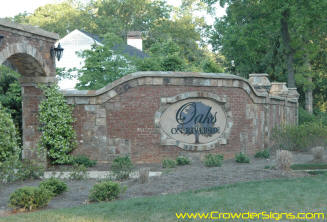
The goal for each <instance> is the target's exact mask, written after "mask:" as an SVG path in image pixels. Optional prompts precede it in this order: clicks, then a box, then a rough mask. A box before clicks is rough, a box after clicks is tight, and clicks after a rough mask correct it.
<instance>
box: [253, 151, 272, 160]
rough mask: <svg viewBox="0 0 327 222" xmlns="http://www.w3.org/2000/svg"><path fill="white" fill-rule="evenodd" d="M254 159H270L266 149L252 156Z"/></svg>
mask: <svg viewBox="0 0 327 222" xmlns="http://www.w3.org/2000/svg"><path fill="white" fill-rule="evenodd" d="M254 157H255V158H264V159H268V158H269V157H270V152H269V150H268V149H264V150H262V151H259V152H257V153H256V154H255V155H254Z"/></svg>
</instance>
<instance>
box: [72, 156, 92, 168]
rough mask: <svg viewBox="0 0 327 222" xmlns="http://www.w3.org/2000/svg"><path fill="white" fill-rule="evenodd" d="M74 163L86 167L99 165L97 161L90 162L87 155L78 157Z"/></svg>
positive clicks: (74, 159)
mask: <svg viewBox="0 0 327 222" xmlns="http://www.w3.org/2000/svg"><path fill="white" fill-rule="evenodd" d="M73 163H75V164H79V165H84V166H85V167H93V166H95V165H96V164H97V161H96V160H90V159H89V158H88V157H87V156H85V155H78V156H75V157H74V158H73Z"/></svg>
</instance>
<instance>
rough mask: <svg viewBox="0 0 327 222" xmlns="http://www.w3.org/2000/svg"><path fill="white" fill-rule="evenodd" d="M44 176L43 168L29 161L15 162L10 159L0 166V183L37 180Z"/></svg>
mask: <svg viewBox="0 0 327 222" xmlns="http://www.w3.org/2000/svg"><path fill="white" fill-rule="evenodd" d="M43 174H44V167H43V166H41V165H38V164H37V163H36V162H34V161H31V160H23V161H19V160H17V157H14V156H12V157H10V158H9V159H8V160H6V161H4V162H3V163H2V165H0V182H2V183H11V182H14V181H18V180H27V179H39V178H41V177H42V176H43Z"/></svg>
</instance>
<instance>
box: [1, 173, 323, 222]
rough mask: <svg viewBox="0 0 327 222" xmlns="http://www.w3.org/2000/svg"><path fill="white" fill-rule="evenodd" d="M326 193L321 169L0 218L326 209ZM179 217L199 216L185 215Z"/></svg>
mask: <svg viewBox="0 0 327 222" xmlns="http://www.w3.org/2000/svg"><path fill="white" fill-rule="evenodd" d="M326 197H327V175H326V174H324V175H318V176H311V177H305V178H298V179H282V180H269V181H261V182H247V183H238V184H234V185H228V186H221V187H216V188H212V189H207V190H200V191H196V192H185V193H181V194H177V195H163V196H153V197H146V198H134V199H128V200H119V201H114V202H110V203H99V204H90V205H87V206H81V207H75V208H66V209H57V210H43V211H37V212H33V213H28V214H27V213H25V214H16V215H13V216H10V217H7V218H0V221H13V222H18V221H19V222H24V221H30V222H37V221H40V222H58V221H60V222H66V221H67V222H68V221H69V222H76V221H78V222H91V221H92V222H103V221H115V222H120V221H126V222H132V221H139V222H147V221H153V222H158V221H159V222H167V221H177V219H176V216H175V213H176V212H210V211H221V212H247V211H252V212H256V213H259V212H261V211H267V212H269V211H274V212H293V213H298V212H312V211H313V212H323V213H327V212H326V209H327V198H326ZM179 221H200V220H186V219H184V220H179ZM203 221H211V220H203ZM214 221H218V220H214ZM219 221H231V220H219ZM238 221H241V220H238ZM246 221H254V220H246ZM281 221H285V220H281ZM293 221H294V220H293ZM302 221H304V220H302ZM312 221H317V220H312Z"/></svg>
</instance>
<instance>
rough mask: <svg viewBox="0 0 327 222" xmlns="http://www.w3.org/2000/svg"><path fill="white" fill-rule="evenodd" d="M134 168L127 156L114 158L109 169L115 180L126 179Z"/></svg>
mask: <svg viewBox="0 0 327 222" xmlns="http://www.w3.org/2000/svg"><path fill="white" fill-rule="evenodd" d="M133 168H134V166H133V163H132V161H131V159H130V158H129V156H124V157H116V158H115V159H114V161H113V163H112V165H111V169H112V171H113V173H114V175H115V177H116V179H117V180H123V179H128V178H129V175H130V173H131V172H132V170H133Z"/></svg>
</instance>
